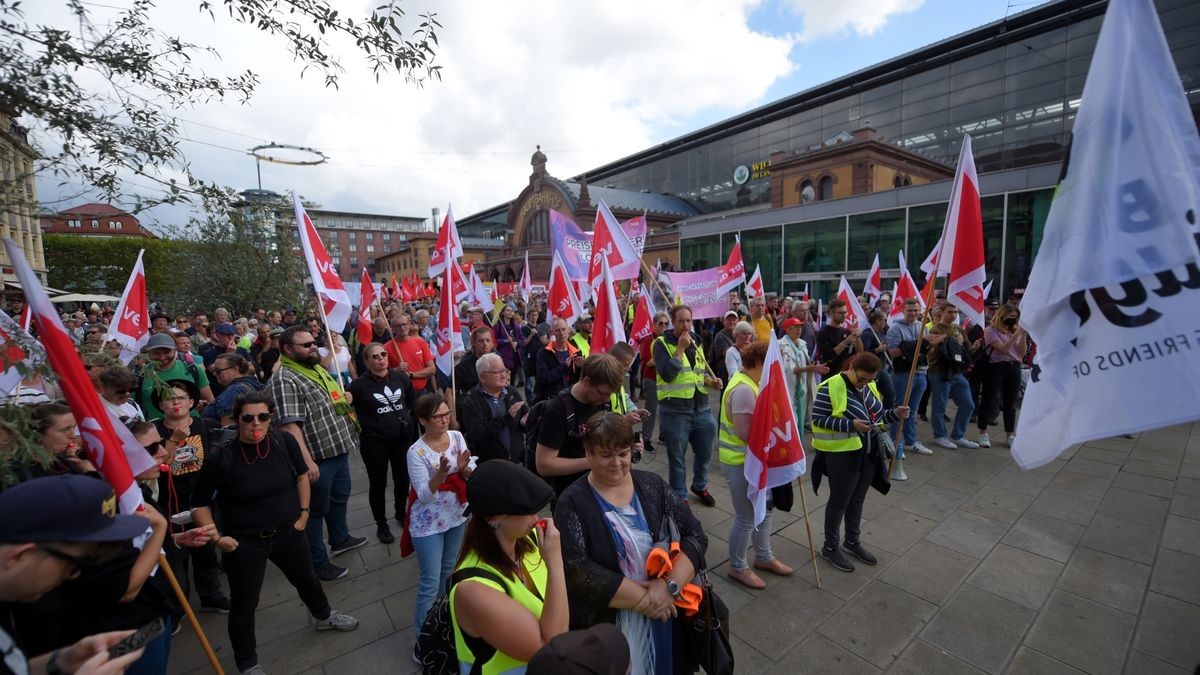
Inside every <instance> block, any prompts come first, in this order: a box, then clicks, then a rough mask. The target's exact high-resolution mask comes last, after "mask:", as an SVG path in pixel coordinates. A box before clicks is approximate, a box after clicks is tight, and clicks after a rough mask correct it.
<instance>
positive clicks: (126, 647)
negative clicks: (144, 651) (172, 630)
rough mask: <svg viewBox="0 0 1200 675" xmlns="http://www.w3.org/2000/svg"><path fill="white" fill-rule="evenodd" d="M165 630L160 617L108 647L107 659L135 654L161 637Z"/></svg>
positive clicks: (164, 624) (165, 625)
mask: <svg viewBox="0 0 1200 675" xmlns="http://www.w3.org/2000/svg"><path fill="white" fill-rule="evenodd" d="M166 629H167V624H166V622H164V621H163V619H162V617H161V616H160V617H158V618H157V619H155V620H153V621H151V622H150V623H148V624H146V625H145V626H142V627H141V628H139V629H137V632H135V633H134V634H133V635H130V636H129V637H127V638H125V639H124V640H121V641H120V642H118V643H117V644H115V645H113V646H112V647H109V649H108V656H109V658H113V659H115V658H117V657H118V656H124V655H126V654H128V653H130V652H135V651H137V650H139V649H141V648H142V647H145V646H146V645H147V644H149V643H150V642H151V641H152V640H154V639H155V638H157V637H158V636H160V635H162V634H163V631H165V630H166Z"/></svg>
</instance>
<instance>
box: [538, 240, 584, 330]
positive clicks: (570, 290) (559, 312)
mask: <svg viewBox="0 0 1200 675" xmlns="http://www.w3.org/2000/svg"><path fill="white" fill-rule="evenodd" d="M547 293H548V297H547V298H546V311H547V312H549V313H550V316H552V317H554V318H556V319H563V320H565V321H566V322H567V323H574V322H575V319H577V318H579V316H580V315H582V314H583V307H581V306H580V304H579V297H578V296H576V295H575V288H574V286H573V285H572V284H571V280H570V279H569V278H568V277H567V270H566V268H565V266H564V265H563V262H562V258H561V257H559V255H558V251H555V252H554V256H553V258H552V259H551V264H550V288H549V289H548V291H547Z"/></svg>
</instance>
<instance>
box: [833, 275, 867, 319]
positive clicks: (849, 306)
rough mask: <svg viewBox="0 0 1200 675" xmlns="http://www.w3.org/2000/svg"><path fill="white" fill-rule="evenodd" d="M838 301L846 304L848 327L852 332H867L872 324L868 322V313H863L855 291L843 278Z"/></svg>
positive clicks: (839, 285)
mask: <svg viewBox="0 0 1200 675" xmlns="http://www.w3.org/2000/svg"><path fill="white" fill-rule="evenodd" d="M837 296H838V300H841V301H842V302H844V303H846V327H847V328H849V329H851V330H866V329H867V326H869V325H871V322H870V321H868V320H867V313H866V312H864V311H863V308H862V305H860V304H858V298H857V297H855V295H854V291H852V290H850V283H849V282H848V281H846V277H845V276H843V277H842V280H841V281H840V282H838V295H837Z"/></svg>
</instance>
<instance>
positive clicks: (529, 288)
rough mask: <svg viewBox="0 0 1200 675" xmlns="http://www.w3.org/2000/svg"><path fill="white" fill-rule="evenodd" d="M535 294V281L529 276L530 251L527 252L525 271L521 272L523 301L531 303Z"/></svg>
mask: <svg viewBox="0 0 1200 675" xmlns="http://www.w3.org/2000/svg"><path fill="white" fill-rule="evenodd" d="M532 294H533V280H532V279H531V278H530V276H529V251H528V250H526V251H525V270H524V271H523V272H521V299H522V300H524V301H525V302H529V296H530V295H532Z"/></svg>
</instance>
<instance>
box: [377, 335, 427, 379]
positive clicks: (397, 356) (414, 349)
mask: <svg viewBox="0 0 1200 675" xmlns="http://www.w3.org/2000/svg"><path fill="white" fill-rule="evenodd" d="M384 349H385V350H386V351H387V355H388V366H389V367H391V368H399V367H400V362H401V361H403V362H404V363H407V364H408V372H410V373H415V372H417V371H418V370H422V369H424V368H425V366H426V365H427V364H428V363H429V362H430V361H432V360H433V350H431V349H430V348H429V345H428V344H427V343H426V342H425V340H422V339H421V338H419V337H410V338H408V339H407V340H405V341H404V342H400V341H398V340H390V341H388V343H387V344H386V345H384ZM428 381H429V378H428V377H414V378H412V386H413V391H417V392H420V391H421V390H423V389H425V383H426V382H428Z"/></svg>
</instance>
